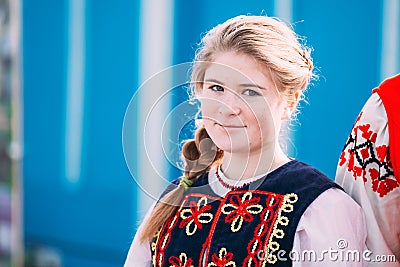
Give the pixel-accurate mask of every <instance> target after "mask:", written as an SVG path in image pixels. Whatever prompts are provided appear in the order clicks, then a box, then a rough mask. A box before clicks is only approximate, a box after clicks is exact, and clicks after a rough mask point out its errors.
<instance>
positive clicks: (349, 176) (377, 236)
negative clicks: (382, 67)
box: [336, 93, 400, 267]
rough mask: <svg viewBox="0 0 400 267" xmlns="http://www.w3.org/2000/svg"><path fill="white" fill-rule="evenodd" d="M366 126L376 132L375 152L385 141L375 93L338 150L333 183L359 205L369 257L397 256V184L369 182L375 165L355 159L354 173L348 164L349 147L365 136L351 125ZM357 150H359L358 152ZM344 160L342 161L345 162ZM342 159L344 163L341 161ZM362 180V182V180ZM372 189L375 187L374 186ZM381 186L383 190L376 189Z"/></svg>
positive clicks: (399, 230)
mask: <svg viewBox="0 0 400 267" xmlns="http://www.w3.org/2000/svg"><path fill="white" fill-rule="evenodd" d="M360 125H362V126H366V125H369V131H371V132H373V133H377V137H376V141H375V142H374V146H373V148H372V150H373V152H372V153H374V154H375V155H376V154H377V147H382V146H387V145H388V144H389V131H388V124H387V115H386V112H385V108H384V105H383V103H382V100H381V99H380V97H379V95H378V94H377V93H374V94H372V96H371V97H370V98H369V99H368V101H367V102H366V104H365V105H364V107H363V109H362V112H361V115H360V116H359V118H358V120H357V121H356V123H355V125H354V127H353V130H352V135H356V138H355V143H354V144H349V145H348V146H347V147H346V148H345V150H344V151H343V153H342V156H341V162H342V164H341V162H339V166H338V168H337V171H336V182H337V183H338V184H340V185H341V186H342V187H343V188H344V189H345V191H346V192H347V193H348V194H349V195H350V196H351V197H353V199H354V200H355V201H356V202H358V203H359V204H360V206H361V207H362V208H363V210H364V213H365V217H366V226H367V233H368V235H367V240H366V244H367V247H368V249H369V250H370V251H372V252H373V254H372V255H371V258H372V259H375V257H382V256H385V257H386V256H388V255H396V257H397V259H398V260H399V259H400V222H399V219H400V217H399V214H400V187H395V188H391V187H388V186H385V185H384V183H385V180H379V181H375V183H376V184H375V185H373V184H372V180H373V179H372V178H371V175H370V174H371V169H377V168H378V167H377V165H376V164H375V165H374V164H367V165H366V166H359V165H360V164H359V163H358V162H357V161H355V162H354V164H353V163H352V164H351V166H353V165H354V166H355V167H353V169H354V168H361V167H362V172H360V175H357V174H354V172H353V170H352V168H351V166H350V167H349V165H350V164H349V150H348V149H354V148H355V146H356V145H357V146H359V145H360V144H362V143H365V142H366V139H365V136H363V135H362V134H361V133H360V132H357V131H355V130H354V129H355V127H358V126H360ZM358 152H359V151H358ZM345 160H346V162H345ZM343 162H345V164H343ZM378 169H379V175H380V176H381V175H384V174H385V173H386V170H385V169H382V168H378ZM364 179H365V181H364ZM386 179H387V180H386V181H389V180H393V181H395V180H396V179H395V177H394V176H393V175H391V176H389V177H387V178H386ZM374 188H375V189H374ZM380 188H381V189H382V188H384V189H385V190H379V189H380ZM368 266H371V267H372V266H385V267H386V266H400V263H399V262H397V263H390V262H382V263H379V262H372V261H371V262H370V263H369V265H368Z"/></svg>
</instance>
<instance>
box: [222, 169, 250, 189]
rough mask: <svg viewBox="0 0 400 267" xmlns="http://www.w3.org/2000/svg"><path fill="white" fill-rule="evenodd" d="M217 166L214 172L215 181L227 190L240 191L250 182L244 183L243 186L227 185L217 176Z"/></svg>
mask: <svg viewBox="0 0 400 267" xmlns="http://www.w3.org/2000/svg"><path fill="white" fill-rule="evenodd" d="M219 168H220V167H219V166H218V167H217V169H216V171H215V175H216V176H217V179H218V181H219V182H220V184H221V185H222V186H223V187H225V188H226V189H229V190H238V189H242V188H243V187H245V186H246V185H249V184H250V183H251V182H248V183H244V184H242V185H241V186H235V185H230V184H228V183H227V182H225V181H224V180H223V179H222V178H221V176H220V175H219V171H218V170H219Z"/></svg>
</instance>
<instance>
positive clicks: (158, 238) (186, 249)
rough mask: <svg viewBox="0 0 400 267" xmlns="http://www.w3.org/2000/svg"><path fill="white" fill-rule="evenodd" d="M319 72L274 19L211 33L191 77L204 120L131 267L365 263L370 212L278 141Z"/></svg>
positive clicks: (242, 19)
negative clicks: (315, 72)
mask: <svg viewBox="0 0 400 267" xmlns="http://www.w3.org/2000/svg"><path fill="white" fill-rule="evenodd" d="M312 77H313V64H312V60H311V57H310V50H309V49H307V48H306V47H304V46H302V45H301V44H300V43H299V41H298V38H297V36H296V34H295V33H294V32H293V31H292V29H291V28H289V27H288V26H286V25H285V24H284V23H282V22H280V21H278V20H276V19H273V18H270V17H266V16H238V17H235V18H232V19H229V20H228V21H226V22H225V23H222V24H220V25H218V26H216V27H215V28H213V29H212V30H210V31H209V32H208V33H207V34H206V35H205V36H204V38H203V39H202V46H201V48H200V49H199V50H198V51H197V54H196V57H195V60H194V64H193V70H192V78H191V84H192V87H193V89H194V90H193V91H194V96H195V97H197V98H198V99H199V101H200V103H201V115H202V121H203V124H202V125H201V126H200V127H199V128H198V129H197V131H196V133H195V138H194V140H189V141H187V142H186V143H185V145H184V146H183V149H182V156H183V159H184V161H185V169H184V176H183V177H181V178H179V179H177V180H176V181H175V182H174V183H173V184H172V185H171V186H170V187H169V188H167V190H166V191H165V192H164V194H163V195H162V197H161V198H160V200H159V201H158V202H157V203H156V204H155V206H154V207H152V208H151V210H150V211H149V212H148V214H147V215H146V217H145V219H144V221H143V223H142V225H141V226H140V227H139V229H138V231H137V233H136V236H135V238H134V240H133V242H132V245H131V248H130V251H129V254H128V257H127V260H126V263H125V266H207V267H211V266H313V265H318V266H321V264H323V266H337V265H340V266H363V265H362V264H363V263H362V250H363V249H364V243H365V238H366V236H365V235H366V234H365V224H364V219H363V213H362V210H361V209H360V207H359V206H358V205H357V204H356V203H355V202H354V201H353V200H352V199H351V198H350V197H348V196H347V195H346V194H345V193H344V192H343V191H342V190H341V188H340V187H339V186H338V185H336V184H335V183H333V182H332V181H331V180H330V179H328V178H327V177H326V176H325V175H323V174H322V173H321V172H319V171H318V170H316V169H314V168H313V167H311V166H309V165H307V164H305V163H302V162H300V161H297V160H295V159H291V158H289V157H288V156H286V154H285V153H284V152H283V150H282V148H281V147H280V145H279V140H278V139H279V135H280V132H281V128H282V123H283V122H284V121H285V120H288V119H290V118H291V116H292V115H293V113H294V112H295V111H296V106H297V103H298V101H299V100H300V99H301V97H302V94H303V90H305V89H306V87H307V86H308V83H309V81H310V79H311V78H312ZM347 250H352V251H357V252H358V253H359V255H358V256H360V257H359V258H358V259H351V258H350V257H345V256H346V255H343V254H344V252H345V251H347ZM341 254H342V255H341ZM347 254H348V253H347Z"/></svg>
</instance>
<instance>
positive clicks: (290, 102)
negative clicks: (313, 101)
mask: <svg viewBox="0 0 400 267" xmlns="http://www.w3.org/2000/svg"><path fill="white" fill-rule="evenodd" d="M300 95H301V92H300V91H296V92H294V93H293V94H292V95H291V96H290V97H289V98H288V99H287V101H286V107H285V111H284V112H283V114H282V120H288V119H290V117H291V116H292V113H293V111H294V110H295V109H296V107H297V104H298V103H299V100H300Z"/></svg>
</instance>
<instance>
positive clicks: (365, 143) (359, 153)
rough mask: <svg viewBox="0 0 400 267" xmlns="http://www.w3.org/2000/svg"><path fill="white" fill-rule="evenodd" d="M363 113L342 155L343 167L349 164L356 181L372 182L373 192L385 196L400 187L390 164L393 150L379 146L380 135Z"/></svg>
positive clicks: (340, 163)
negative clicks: (364, 119)
mask: <svg viewBox="0 0 400 267" xmlns="http://www.w3.org/2000/svg"><path fill="white" fill-rule="evenodd" d="M362 115H363V112H361V113H360V115H359V116H358V117H357V120H356V122H355V124H354V127H353V130H352V132H351V133H350V136H349V138H348V139H347V142H346V145H345V147H344V149H343V151H342V153H341V155H340V161H339V166H343V165H344V164H347V171H348V172H350V173H351V174H352V175H353V177H354V179H355V180H356V179H357V178H362V179H363V181H364V183H367V182H368V180H371V186H372V190H373V191H374V192H376V193H378V194H379V196H380V197H383V196H385V195H386V194H388V193H389V192H390V191H392V190H393V189H395V188H397V187H399V186H400V181H398V180H396V178H395V177H394V173H393V167H392V163H391V161H390V153H389V147H388V146H387V145H385V144H382V145H378V144H377V133H376V132H374V130H373V129H371V124H369V123H365V124H363V123H362V122H361V121H362Z"/></svg>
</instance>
